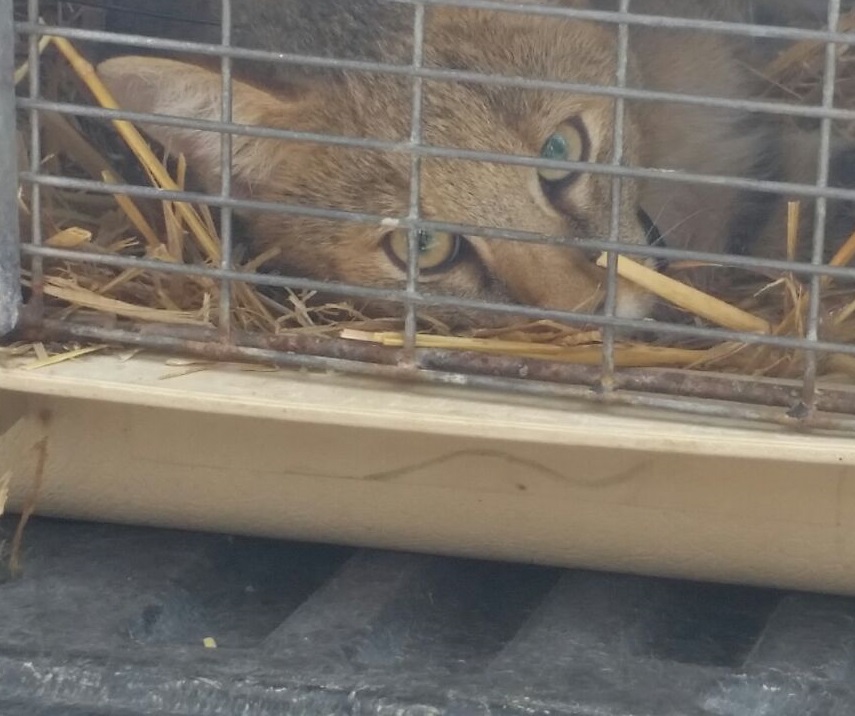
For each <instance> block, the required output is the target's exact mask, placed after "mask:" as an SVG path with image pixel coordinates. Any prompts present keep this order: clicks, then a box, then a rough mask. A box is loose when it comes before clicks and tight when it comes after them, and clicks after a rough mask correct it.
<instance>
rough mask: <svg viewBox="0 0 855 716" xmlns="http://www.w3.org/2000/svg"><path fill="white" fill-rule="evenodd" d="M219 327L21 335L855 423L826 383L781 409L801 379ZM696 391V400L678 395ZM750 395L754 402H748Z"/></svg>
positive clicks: (77, 327)
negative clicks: (613, 368) (228, 331)
mask: <svg viewBox="0 0 855 716" xmlns="http://www.w3.org/2000/svg"><path fill="white" fill-rule="evenodd" d="M217 336H218V334H217V332H216V331H211V330H204V329H194V328H187V327H184V328H176V327H175V326H157V325H148V326H145V327H135V328H133V329H130V330H123V329H120V328H103V327H99V326H94V325H90V324H85V323H80V324H77V323H74V322H70V321H57V320H54V319H47V320H45V321H43V322H35V323H32V324H25V325H24V326H23V327H22V330H21V332H20V334H19V337H21V338H23V339H26V340H56V341H75V340H84V341H90V342H99V343H108V344H114V345H128V346H137V347H147V348H151V349H154V350H158V351H163V352H168V353H179V354H183V355H192V356H197V357H199V358H203V359H206V360H211V361H225V362H255V363H266V364H272V365H278V366H286V367H294V366H298V367H305V368H310V369H317V370H336V371H341V372H344V373H355V374H359V375H366V376H371V377H380V378H394V379H404V380H409V381H417V382H419V381H420V382H427V383H441V384H450V385H455V386H460V387H475V388H483V389H488V390H505V391H508V390H509V391H512V392H518V393H527V394H532V395H538V396H542V397H557V398H565V399H566V398H573V399H585V400H595V401H599V402H603V403H606V404H611V405H630V406H637V407H648V408H659V409H667V410H671V411H677V412H681V413H686V414H693V415H699V416H706V417H715V418H732V419H740V420H749V421H754V422H756V421H760V422H766V423H774V424H778V425H785V426H788V427H790V428H795V429H799V430H804V429H813V430H845V431H852V430H855V419H853V418H844V417H840V416H837V415H834V413H844V414H855V392H853V391H846V390H831V389H823V390H822V391H821V392H820V393H819V394H818V402H817V409H818V412H816V413H814V414H811V415H804V416H799V417H792V416H791V415H790V414H789V411H788V410H786V408H788V407H789V406H790V405H792V402H793V398H794V397H797V396H798V394H799V388H798V385H797V384H792V383H791V384H789V385H787V384H778V385H774V384H769V385H766V384H764V385H761V384H759V383H757V382H755V381H751V380H749V379H745V378H736V377H733V376H716V375H710V374H699V373H689V372H685V373H684V372H681V371H674V370H661V371H656V370H645V371H640V370H634V369H633V370H621V371H618V372H617V373H616V380H617V382H618V387H619V388H621V391H619V392H613V393H609V394H604V393H600V392H598V391H595V390H592V387H593V386H596V385H597V383H598V382H599V377H600V370H599V368H596V367H585V366H573V365H567V364H563V363H554V362H548V361H541V360H536V359H521V358H511V357H505V356H488V355H484V354H480V353H466V352H452V351H438V350H418V351H416V352H415V358H416V363H415V365H413V366H406V365H404V366H402V365H399V362H400V360H401V357H402V351H401V350H400V349H393V348H384V347H381V346H374V345H366V344H363V343H359V342H353V341H345V340H341V339H335V338H322V337H318V336H306V335H294V334H292V335H287V334H286V335H280V336H261V335H257V334H238V333H237V332H236V333H235V339H236V340H238V341H240V343H239V344H224V343H222V342H219V341H218V340H217ZM684 398H685V399H692V400H684ZM744 403H753V404H756V405H757V406H758V407H756V408H755V407H748V406H747V405H745V404H744Z"/></svg>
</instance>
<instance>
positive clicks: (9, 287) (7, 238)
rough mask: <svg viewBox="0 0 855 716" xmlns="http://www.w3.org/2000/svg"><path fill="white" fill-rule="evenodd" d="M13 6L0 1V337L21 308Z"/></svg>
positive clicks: (14, 322) (15, 321)
mask: <svg viewBox="0 0 855 716" xmlns="http://www.w3.org/2000/svg"><path fill="white" fill-rule="evenodd" d="M12 5H13V0H0V336H3V335H5V334H6V333H8V332H9V331H11V330H12V329H13V328H14V327H15V324H16V323H17V320H18V314H19V311H20V307H21V262H20V236H19V233H18V219H17V216H18V200H17V197H18V160H17V151H16V148H17V142H16V141H15V79H14V77H15V26H14V21H13V14H12Z"/></svg>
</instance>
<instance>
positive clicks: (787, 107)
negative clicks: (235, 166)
mask: <svg viewBox="0 0 855 716" xmlns="http://www.w3.org/2000/svg"><path fill="white" fill-rule="evenodd" d="M16 28H17V29H18V31H19V32H21V33H22V34H39V35H53V36H56V37H65V38H68V39H72V40H83V41H90V42H109V43H111V44H117V45H126V46H133V47H142V48H145V49H147V50H152V49H157V50H166V51H170V52H181V53H187V54H195V55H203V56H206V57H224V56H225V57H230V58H232V59H241V60H252V61H258V62H269V63H272V64H285V65H299V66H301V67H312V68H318V69H333V70H345V71H353V72H362V73H377V74H387V75H396V76H401V77H408V78H412V77H420V78H422V79H429V80H437V81H443V82H466V83H471V84H482V85H489V86H496V87H509V88H517V89H527V90H547V91H552V92H574V93H577V94H589V95H593V96H603V97H623V98H625V99H631V100H639V101H652V102H659V103H661V102H674V103H677V104H687V105H696V106H701V107H710V108H722V109H734V110H743V111H746V112H754V113H766V114H772V115H781V116H791V117H801V118H806V119H811V118H812V119H817V118H822V117H830V118H831V119H834V120H841V121H852V120H855V110H849V109H842V108H823V107H818V106H812V105H804V104H794V103H789V102H774V101H763V100H751V99H734V98H727V97H709V96H704V95H692V94H685V93H680V92H665V91H658V90H649V89H642V88H633V87H613V86H608V85H595V84H586V83H578V82H566V81H562V80H545V79H540V78H530V77H521V76H509V75H496V74H488V73H483V72H471V71H466V70H454V69H442V68H434V67H419V68H417V69H413V68H412V67H410V66H409V65H397V64H390V63H383V62H369V61H365V60H348V59H340V58H327V57H318V56H315V55H305V54H297V53H284V52H266V51H263V50H250V49H245V48H238V47H223V46H222V45H212V44H207V43H200V42H189V41H184V40H167V39H161V38H150V37H145V36H143V35H129V34H121V33H112V32H104V31H100V30H84V29H80V28H70V27H58V26H50V25H36V24H32V23H26V22H20V23H17V24H16ZM853 37H855V36H853Z"/></svg>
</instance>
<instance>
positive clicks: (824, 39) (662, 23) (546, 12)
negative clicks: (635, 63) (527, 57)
mask: <svg viewBox="0 0 855 716" xmlns="http://www.w3.org/2000/svg"><path fill="white" fill-rule="evenodd" d="M389 1H390V2H393V3H396V4H399V5H419V4H421V5H425V6H443V7H461V8H470V9H476V10H494V11H499V12H511V13H517V14H521V15H539V16H542V17H563V18H567V19H575V20H588V21H590V22H607V23H611V24H618V23H620V24H626V25H632V26H639V27H648V28H656V29H663V30H668V29H670V30H703V31H704V32H712V33H716V34H721V35H737V36H743V37H752V38H755V39H777V40H794V41H797V40H813V41H816V42H821V43H839V44H853V43H855V33H853V32H831V31H829V30H811V29H808V28H796V27H782V26H779V25H761V24H756V25H755V24H754V23H743V22H728V21H724V20H711V19H707V18H683V17H671V16H667V15H646V14H638V13H634V12H627V13H621V12H618V11H615V10H591V9H587V8H581V7H579V8H574V7H565V6H557V5H539V4H537V3H535V2H532V3H528V2H510V0H508V1H507V2H506V1H505V0H500V1H497V0H389ZM822 1H825V0H822ZM782 2H783V0H782Z"/></svg>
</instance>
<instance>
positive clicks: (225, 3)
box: [219, 0, 233, 339]
mask: <svg viewBox="0 0 855 716" xmlns="http://www.w3.org/2000/svg"><path fill="white" fill-rule="evenodd" d="M221 8H222V18H221V21H222V28H221V29H222V42H221V44H222V45H223V47H224V48H228V47H231V45H232V2H231V0H222V5H221ZM220 61H221V73H222V109H221V114H222V117H221V118H222V120H223V122H229V123H230V122H231V121H232V94H233V92H232V90H233V83H232V58H231V57H229V56H227V55H225V54H224V55H223V57H222V58H221V60H220ZM220 139H221V145H220V151H221V155H220V177H221V183H220V196H222V197H223V198H225V199H228V198H230V197H231V194H232V144H233V137H232V135H231V134H230V133H228V132H223V133H222V134H221V135H220ZM232 234H233V212H232V209H231V208H230V207H227V206H224V207H223V208H222V209H221V210H220V237H221V239H222V256H221V257H220V267H221V268H222V269H223V270H224V271H231V270H232ZM231 314H232V282H231V280H230V279H223V280H222V282H221V284H220V316H219V318H220V333H221V335H222V336H223V338H224V339H228V338H229V336H230V335H231V329H232V316H231Z"/></svg>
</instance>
